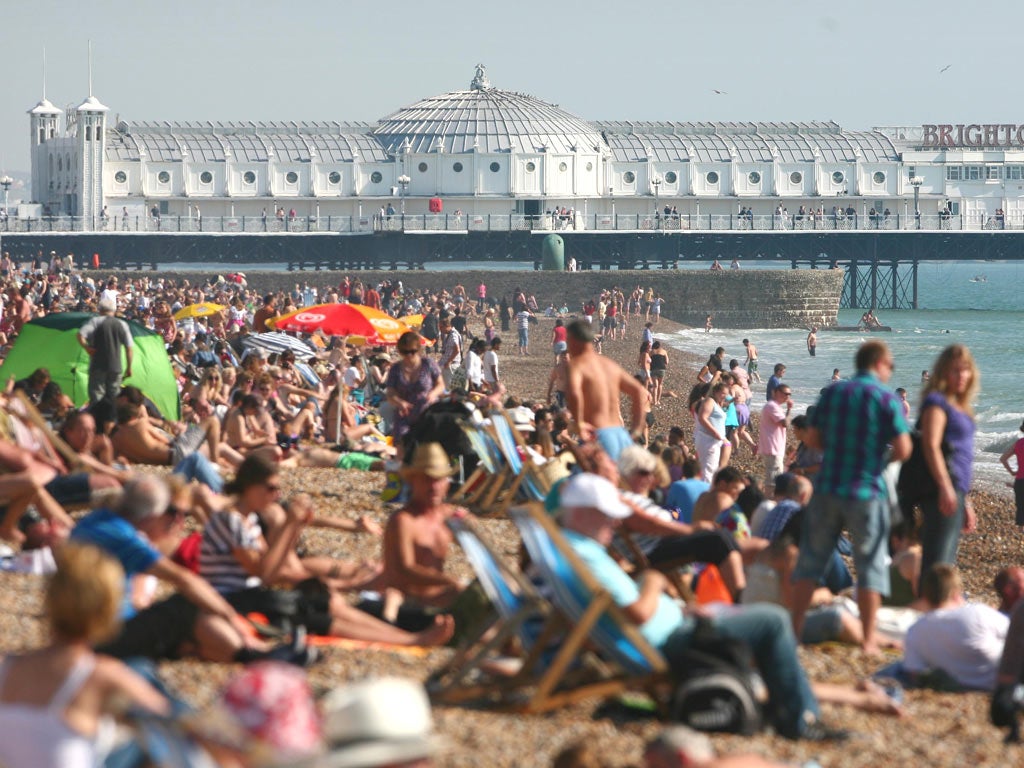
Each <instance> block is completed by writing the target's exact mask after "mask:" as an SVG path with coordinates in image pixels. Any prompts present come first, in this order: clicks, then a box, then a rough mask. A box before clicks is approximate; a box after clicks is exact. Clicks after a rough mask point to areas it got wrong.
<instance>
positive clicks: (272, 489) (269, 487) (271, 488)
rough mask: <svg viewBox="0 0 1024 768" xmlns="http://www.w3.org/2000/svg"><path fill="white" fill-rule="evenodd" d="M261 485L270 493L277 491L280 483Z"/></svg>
mask: <svg viewBox="0 0 1024 768" xmlns="http://www.w3.org/2000/svg"><path fill="white" fill-rule="evenodd" d="M263 485H264V487H265V488H266V489H267V490H268V491H270V492H271V493H276V492H277V491H280V490H281V484H280V483H264V484H263Z"/></svg>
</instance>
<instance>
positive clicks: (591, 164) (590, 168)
mask: <svg viewBox="0 0 1024 768" xmlns="http://www.w3.org/2000/svg"><path fill="white" fill-rule="evenodd" d="M587 170H588V171H592V170H594V164H593V163H587Z"/></svg>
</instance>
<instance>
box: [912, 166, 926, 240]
mask: <svg viewBox="0 0 1024 768" xmlns="http://www.w3.org/2000/svg"><path fill="white" fill-rule="evenodd" d="M923 183H924V179H922V178H921V177H920V176H911V177H910V186H912V187H913V188H914V221H916V222H917V229H920V228H921V205H920V202H921V185H922V184H923Z"/></svg>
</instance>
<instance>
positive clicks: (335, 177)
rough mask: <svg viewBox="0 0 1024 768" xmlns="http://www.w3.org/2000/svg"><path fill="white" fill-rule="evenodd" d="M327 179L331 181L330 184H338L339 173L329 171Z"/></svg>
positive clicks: (339, 181) (339, 180) (339, 179)
mask: <svg viewBox="0 0 1024 768" xmlns="http://www.w3.org/2000/svg"><path fill="white" fill-rule="evenodd" d="M327 180H328V181H329V182H331V184H340V183H341V174H340V173H338V172H337V171H331V172H330V173H329V174H327Z"/></svg>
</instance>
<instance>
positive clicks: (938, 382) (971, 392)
mask: <svg viewBox="0 0 1024 768" xmlns="http://www.w3.org/2000/svg"><path fill="white" fill-rule="evenodd" d="M961 363H964V364H966V365H967V367H968V368H969V369H970V371H971V381H970V383H968V385H967V389H966V390H964V392H963V394H960V393H957V392H950V391H949V381H948V377H949V372H950V371H951V370H953V368H955V367H956V366H958V365H960V364H961ZM980 388H981V374H980V373H979V372H978V366H977V364H976V363H975V362H974V355H972V354H971V350H969V349H968V348H967V347H966V346H965V345H963V344H950V345H949V346H948V347H946V348H945V349H944V350H942V352H940V353H939V356H938V358H936V360H935V366H934V367H933V368H932V375H931V378H929V380H928V383H927V384H925V385H924V390H923V391H922V392H921V398H922V399H924V398H925V397H927V396H928V393H929V392H938V393H939V394H941V395H943V396H944V397H945V398H946V399H947V400H953V401H955V402H956V404H957V405H958V406H959V407H960V409H961V410H962V411H964V412H965V413H967V414H968V415H970V416H973V415H974V408H973V407H972V403H973V402H974V398H975V397H976V396H977V394H978V390H979V389H980Z"/></svg>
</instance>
